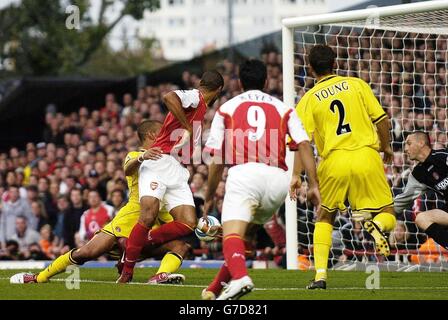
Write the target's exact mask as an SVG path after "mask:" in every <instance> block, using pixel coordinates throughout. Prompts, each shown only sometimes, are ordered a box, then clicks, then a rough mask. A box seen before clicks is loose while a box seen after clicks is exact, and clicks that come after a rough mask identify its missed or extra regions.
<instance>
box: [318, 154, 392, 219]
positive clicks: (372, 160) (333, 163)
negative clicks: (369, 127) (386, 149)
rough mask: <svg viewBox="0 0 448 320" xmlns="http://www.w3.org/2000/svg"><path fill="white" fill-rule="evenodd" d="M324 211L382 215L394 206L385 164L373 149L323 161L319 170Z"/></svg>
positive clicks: (337, 155)
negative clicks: (386, 208)
mask: <svg viewBox="0 0 448 320" xmlns="http://www.w3.org/2000/svg"><path fill="white" fill-rule="evenodd" d="M317 176H318V178H319V186H320V192H321V197H322V207H323V208H325V209H326V210H328V211H330V212H335V211H337V210H340V211H345V210H347V208H346V206H345V202H346V200H347V199H348V202H349V203H350V207H351V209H352V211H368V212H371V213H379V212H381V211H382V210H383V209H384V208H385V207H388V206H393V203H394V202H393V198H392V192H391V189H390V187H389V185H388V183H387V181H386V175H385V173H384V166H383V161H382V159H381V156H380V154H379V153H378V152H377V151H376V150H374V149H372V148H368V147H366V148H362V149H358V150H354V151H347V150H336V151H332V152H331V153H330V155H329V156H328V157H327V158H326V159H324V160H322V162H321V163H320V164H319V167H318V169H317Z"/></svg>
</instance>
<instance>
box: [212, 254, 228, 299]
mask: <svg viewBox="0 0 448 320" xmlns="http://www.w3.org/2000/svg"><path fill="white" fill-rule="evenodd" d="M231 279H232V276H231V275H230V271H229V268H228V267H227V265H226V263H225V262H224V264H223V265H222V266H221V269H219V272H218V274H217V275H216V277H215V279H213V282H212V283H210V285H209V286H208V288H207V291H211V292H213V293H214V294H215V295H216V296H219V294H220V293H221V290H222V288H223V286H222V284H221V283H222V282H225V283H228V282H229V281H230V280H231Z"/></svg>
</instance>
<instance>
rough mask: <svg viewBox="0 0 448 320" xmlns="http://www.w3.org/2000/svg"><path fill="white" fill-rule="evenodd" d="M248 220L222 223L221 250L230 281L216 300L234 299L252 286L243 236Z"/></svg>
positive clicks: (247, 291)
mask: <svg viewBox="0 0 448 320" xmlns="http://www.w3.org/2000/svg"><path fill="white" fill-rule="evenodd" d="M248 224H249V223H248V222H246V221H242V220H229V221H225V222H224V223H223V252H224V258H225V260H226V265H227V268H228V270H229V272H230V275H231V277H232V281H230V283H229V284H228V286H227V287H226V288H225V289H224V291H223V292H222V293H221V295H220V296H219V297H218V298H217V300H236V299H239V298H240V297H242V296H243V295H245V294H247V293H249V292H251V291H252V289H253V288H254V284H253V282H252V279H251V278H250V277H249V275H248V273H247V268H246V253H245V251H246V249H245V243H244V236H245V234H246V230H247V227H248Z"/></svg>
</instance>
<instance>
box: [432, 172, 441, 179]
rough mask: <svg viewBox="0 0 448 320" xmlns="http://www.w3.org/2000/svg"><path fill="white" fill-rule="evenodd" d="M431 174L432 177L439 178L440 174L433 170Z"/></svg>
mask: <svg viewBox="0 0 448 320" xmlns="http://www.w3.org/2000/svg"><path fill="white" fill-rule="evenodd" d="M432 176H433V177H434V179H436V180H439V178H440V176H439V174H438V173H437V172H433V173H432Z"/></svg>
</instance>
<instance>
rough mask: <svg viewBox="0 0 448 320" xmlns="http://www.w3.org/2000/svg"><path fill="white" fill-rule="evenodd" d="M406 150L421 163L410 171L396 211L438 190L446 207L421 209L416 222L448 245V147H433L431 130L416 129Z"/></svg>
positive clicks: (444, 244) (411, 158)
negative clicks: (419, 197)
mask: <svg viewBox="0 0 448 320" xmlns="http://www.w3.org/2000/svg"><path fill="white" fill-rule="evenodd" d="M404 150H405V153H406V154H407V155H408V156H409V159H410V160H415V161H417V162H418V163H417V165H416V166H415V167H414V169H413V170H412V173H411V174H410V175H409V178H408V182H407V184H406V187H405V189H404V192H403V193H402V194H399V195H398V196H396V197H395V207H394V208H395V213H396V214H400V213H402V212H403V210H404V209H406V208H408V207H409V205H410V204H411V203H412V202H413V201H414V200H415V199H416V198H417V197H418V196H420V195H421V194H423V193H424V192H426V191H427V190H430V189H431V190H434V191H435V192H436V193H437V194H438V195H441V196H442V197H443V199H444V200H445V202H446V204H445V206H444V208H443V209H433V210H429V211H424V212H420V213H419V214H418V215H417V217H416V219H415V223H416V224H417V226H418V227H419V228H420V230H422V231H424V232H425V233H426V234H427V235H428V236H429V237H431V238H432V239H434V241H436V242H437V243H438V244H440V245H441V246H443V247H444V248H446V249H448V206H447V205H448V202H447V200H448V149H440V150H432V149H431V144H430V141H429V136H428V134H427V133H425V132H414V133H411V134H410V135H408V137H407V138H406V142H405V149H404Z"/></svg>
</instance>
